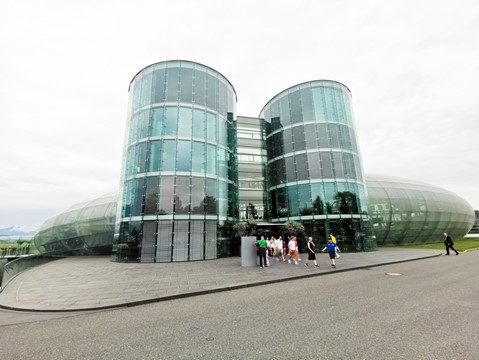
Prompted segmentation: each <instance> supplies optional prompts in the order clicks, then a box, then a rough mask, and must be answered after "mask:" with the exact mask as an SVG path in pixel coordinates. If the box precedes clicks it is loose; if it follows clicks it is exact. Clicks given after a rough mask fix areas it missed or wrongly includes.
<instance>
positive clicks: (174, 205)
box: [113, 60, 238, 262]
mask: <svg viewBox="0 0 479 360" xmlns="http://www.w3.org/2000/svg"><path fill="white" fill-rule="evenodd" d="M129 93H130V94H129V106H128V118H127V128H126V136H125V147H124V155H123V168H122V177H121V183H120V198H119V204H118V205H119V206H118V214H117V220H116V229H115V240H114V247H113V250H114V253H115V256H116V259H117V260H118V261H139V262H171V261H191V260H206V259H215V258H217V257H220V256H223V255H227V253H228V240H229V237H228V235H229V232H230V224H231V223H232V222H234V221H235V220H236V218H237V211H238V210H237V209H238V195H237V194H238V191H237V163H236V124H235V121H236V101H237V99H236V92H235V90H234V88H233V86H232V85H231V83H230V82H229V81H228V79H226V78H225V77H224V76H223V75H221V74H220V73H219V72H217V71H215V70H213V69H211V68H209V67H207V66H204V65H201V64H198V63H194V62H190V61H183V60H181V61H180V60H175V61H165V62H160V63H156V64H153V65H150V66H148V67H146V68H144V69H143V70H141V71H140V72H139V73H138V74H137V75H136V76H135V77H134V78H133V80H132V82H131V84H130V87H129Z"/></svg>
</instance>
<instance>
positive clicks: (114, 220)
mask: <svg viewBox="0 0 479 360" xmlns="http://www.w3.org/2000/svg"><path fill="white" fill-rule="evenodd" d="M236 101H237V98H236V93H235V90H234V88H233V86H232V85H231V83H230V82H229V81H228V80H227V79H226V78H225V77H224V76H222V75H221V74H220V73H218V72H217V71H215V70H213V69H211V68H209V67H207V66H205V65H201V64H198V63H194V62H190V61H183V60H174V61H165V62H160V63H156V64H153V65H150V66H148V67H146V68H144V69H142V70H141V71H140V72H139V73H138V74H136V75H135V77H134V78H133V80H132V81H131V84H130V87H129V103H128V113H127V127H126V133H125V142H124V152H123V163H122V170H121V181H120V189H119V193H118V194H108V195H105V196H103V197H100V198H98V199H96V200H93V201H88V202H85V203H81V204H77V205H74V206H73V207H71V208H70V209H67V210H66V211H64V212H62V213H61V214H59V215H57V216H55V217H53V218H51V219H48V220H47V221H46V222H45V223H44V224H43V225H42V227H41V228H40V229H39V231H38V232H37V234H36V235H35V238H34V241H35V245H36V247H37V248H38V249H39V251H40V252H50V251H60V252H61V251H65V252H66V253H75V254H109V253H111V252H113V254H114V256H113V259H114V260H116V261H125V262H128V261H134V262H173V261H193V260H207V259H215V258H218V257H222V256H229V255H236V254H237V253H238V251H237V250H238V247H239V245H238V244H237V243H235V239H233V238H232V237H231V236H232V225H233V224H234V223H235V222H237V221H238V220H240V221H241V220H243V221H244V220H246V219H248V217H249V216H253V217H254V218H255V219H256V220H257V221H258V226H263V227H264V228H263V230H265V231H266V230H268V229H267V227H269V226H271V228H272V229H274V231H278V230H279V229H280V227H281V224H282V223H284V222H286V221H288V220H295V221H300V222H301V223H302V224H303V225H304V226H305V230H306V234H307V235H308V236H313V237H314V238H315V240H317V241H319V243H324V242H325V241H326V238H328V237H329V234H330V233H331V232H332V233H334V234H335V236H336V238H337V240H338V244H339V246H340V248H341V249H342V250H344V251H364V250H366V251H367V250H374V249H375V248H376V246H377V244H380V245H381V244H390V243H431V242H442V233H443V232H448V233H449V234H451V235H452V236H453V237H456V238H457V237H462V236H464V235H465V234H466V233H467V232H468V231H469V230H470V229H471V227H472V226H473V224H474V219H475V214H474V211H473V210H472V208H471V207H470V205H469V204H468V203H467V202H466V201H464V200H463V199H462V198H460V197H458V196H457V195H455V194H453V193H450V192H448V191H446V190H444V189H441V188H438V187H435V186H433V185H429V184H423V183H418V182H414V181H410V180H403V179H394V178H389V177H380V176H368V177H367V179H365V176H364V174H363V169H362V164H361V156H360V151H359V148H358V141H357V136H356V129H355V122H354V117H353V111H352V106H351V93H350V91H349V89H348V88H347V87H346V86H345V85H343V84H341V83H339V82H336V81H330V80H317V81H311V82H305V83H302V84H298V85H295V86H293V87H290V88H288V89H286V90H284V91H282V92H281V93H279V94H278V95H276V96H275V97H273V98H272V99H271V100H270V101H269V102H268V103H267V104H266V105H265V106H264V108H263V109H262V111H261V113H260V116H259V117H258V118H253V117H244V116H238V118H237V117H236ZM366 180H367V181H366ZM299 240H301V239H299Z"/></svg>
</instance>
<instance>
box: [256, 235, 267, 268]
mask: <svg viewBox="0 0 479 360" xmlns="http://www.w3.org/2000/svg"><path fill="white" fill-rule="evenodd" d="M256 244H257V245H258V247H259V266H260V268H261V269H264V268H265V267H266V246H267V242H266V240H265V239H264V236H261V239H259V240H258V241H256ZM263 263H264V266H263Z"/></svg>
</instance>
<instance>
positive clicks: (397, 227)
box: [366, 175, 474, 245]
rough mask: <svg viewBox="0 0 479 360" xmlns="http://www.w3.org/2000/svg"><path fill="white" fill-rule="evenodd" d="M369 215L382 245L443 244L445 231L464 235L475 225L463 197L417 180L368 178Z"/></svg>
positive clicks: (450, 233)
mask: <svg viewBox="0 0 479 360" xmlns="http://www.w3.org/2000/svg"><path fill="white" fill-rule="evenodd" d="M366 181H367V184H368V194H369V214H370V216H371V222H372V224H373V229H374V234H375V235H376V240H377V243H378V244H379V245H384V244H399V243H408V244H409V243H433V242H442V241H443V240H444V236H443V235H442V234H443V233H444V232H447V233H448V234H449V235H451V236H452V237H453V238H456V237H458V238H460V237H462V236H464V235H465V234H466V233H467V232H469V230H470V229H471V228H472V226H473V224H474V210H473V209H472V207H471V206H470V205H469V204H468V203H467V202H466V201H464V200H463V199H462V198H460V197H459V196H457V195H456V194H453V193H451V192H449V191H447V190H444V189H441V188H439V187H436V186H433V185H430V184H424V183H420V182H417V181H412V180H405V179H398V178H391V177H384V176H372V175H368V176H367V177H366Z"/></svg>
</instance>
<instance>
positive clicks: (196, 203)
mask: <svg viewBox="0 0 479 360" xmlns="http://www.w3.org/2000/svg"><path fill="white" fill-rule="evenodd" d="M204 199H205V179H204V178H198V177H193V178H192V179H191V211H192V213H193V214H200V215H202V214H203V213H204V202H203V200H204Z"/></svg>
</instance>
